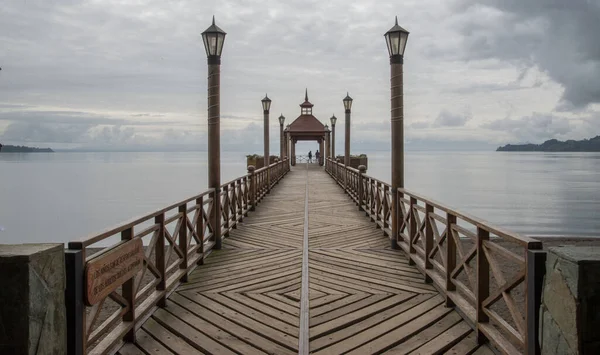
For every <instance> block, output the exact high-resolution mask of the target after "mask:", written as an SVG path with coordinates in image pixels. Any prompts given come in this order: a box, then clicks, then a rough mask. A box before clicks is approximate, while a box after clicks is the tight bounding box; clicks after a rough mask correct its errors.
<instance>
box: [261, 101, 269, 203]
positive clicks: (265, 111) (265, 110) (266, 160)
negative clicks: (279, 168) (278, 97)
mask: <svg viewBox="0 0 600 355" xmlns="http://www.w3.org/2000/svg"><path fill="white" fill-rule="evenodd" d="M260 101H261V103H262V107H263V114H264V123H263V124H264V126H265V127H264V134H263V136H264V139H265V141H264V146H265V151H264V166H265V167H267V193H270V192H271V172H270V171H269V169H268V167H269V165H270V160H271V159H269V155H270V154H269V153H270V152H269V110H270V109H271V99H269V97H268V96H267V94H265V98H264V99H262V100H260Z"/></svg>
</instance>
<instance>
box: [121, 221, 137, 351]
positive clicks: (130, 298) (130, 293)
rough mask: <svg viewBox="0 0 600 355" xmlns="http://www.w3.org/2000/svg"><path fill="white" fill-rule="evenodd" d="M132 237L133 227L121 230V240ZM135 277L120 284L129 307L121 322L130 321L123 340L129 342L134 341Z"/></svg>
mask: <svg viewBox="0 0 600 355" xmlns="http://www.w3.org/2000/svg"><path fill="white" fill-rule="evenodd" d="M133 237H134V233H133V227H130V228H128V229H126V230H124V231H123V232H121V240H132V239H133ZM135 278H136V276H133V277H131V278H130V279H129V280H127V281H125V283H123V285H122V286H121V292H122V295H123V298H124V299H125V300H127V303H128V305H129V308H128V309H127V312H125V313H124V314H123V322H124V323H125V322H128V323H129V322H130V323H132V324H131V329H130V330H129V331H128V332H127V333H125V336H124V340H125V341H126V342H129V343H135V338H136V337H135V333H136V329H135V293H136V289H135Z"/></svg>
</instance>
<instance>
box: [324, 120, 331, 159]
mask: <svg viewBox="0 0 600 355" xmlns="http://www.w3.org/2000/svg"><path fill="white" fill-rule="evenodd" d="M330 134H331V131H330V130H329V126H327V125H325V164H327V159H328V158H331V155H330V154H331V137H330ZM326 166H327V165H326Z"/></svg>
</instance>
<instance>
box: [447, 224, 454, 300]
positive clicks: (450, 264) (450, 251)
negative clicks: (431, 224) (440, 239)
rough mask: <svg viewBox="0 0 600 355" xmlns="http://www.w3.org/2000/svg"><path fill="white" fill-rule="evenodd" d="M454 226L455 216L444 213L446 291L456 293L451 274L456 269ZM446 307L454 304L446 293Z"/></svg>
mask: <svg viewBox="0 0 600 355" xmlns="http://www.w3.org/2000/svg"><path fill="white" fill-rule="evenodd" d="M455 224H456V216H455V215H453V214H451V213H446V291H448V292H453V291H456V286H455V285H454V282H452V272H453V271H454V269H455V268H456V241H455V240H454V237H453V235H452V234H453V233H452V226H453V225H455ZM446 307H454V302H453V301H452V299H450V297H449V296H448V293H446Z"/></svg>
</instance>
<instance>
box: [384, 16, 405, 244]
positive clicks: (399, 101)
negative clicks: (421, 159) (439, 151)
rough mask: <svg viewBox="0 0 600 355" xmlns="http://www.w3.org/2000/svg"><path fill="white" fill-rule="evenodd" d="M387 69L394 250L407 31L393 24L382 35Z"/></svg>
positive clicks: (400, 179) (401, 175) (400, 182)
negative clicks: (388, 59) (389, 88)
mask: <svg viewBox="0 0 600 355" xmlns="http://www.w3.org/2000/svg"><path fill="white" fill-rule="evenodd" d="M384 36H385V41H386V43H387V48H388V53H389V55H390V66H391V80H390V84H391V108H392V109H391V116H392V117H391V121H392V211H393V213H392V237H391V247H392V248H393V249H398V229H399V226H400V221H399V220H398V217H399V213H398V212H399V208H400V201H398V188H404V98H403V88H402V85H403V78H402V64H403V63H404V49H405V48H406V41H407V39H408V31H407V30H405V29H404V28H402V27H400V26H398V17H396V24H395V25H394V27H392V28H391V29H390V30H389V31H387V32H386V33H385V35H384Z"/></svg>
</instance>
